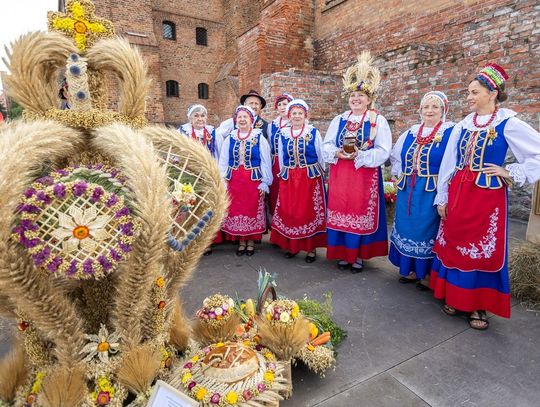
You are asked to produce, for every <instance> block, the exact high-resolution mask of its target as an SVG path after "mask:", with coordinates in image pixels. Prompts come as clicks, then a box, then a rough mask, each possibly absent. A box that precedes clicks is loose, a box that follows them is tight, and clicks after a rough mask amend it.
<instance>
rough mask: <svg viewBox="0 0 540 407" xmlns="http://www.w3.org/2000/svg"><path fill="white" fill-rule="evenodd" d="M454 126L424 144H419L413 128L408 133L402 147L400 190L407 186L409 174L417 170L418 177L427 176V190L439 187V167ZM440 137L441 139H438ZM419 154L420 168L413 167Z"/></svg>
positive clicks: (398, 185) (430, 190) (398, 184)
mask: <svg viewBox="0 0 540 407" xmlns="http://www.w3.org/2000/svg"><path fill="white" fill-rule="evenodd" d="M453 128H454V127H453V126H451V127H448V128H447V129H446V130H444V131H443V132H442V133H441V132H439V133H438V134H437V135H435V139H434V140H433V141H432V142H431V143H429V144H424V145H419V144H418V143H417V142H416V135H414V134H413V132H412V131H411V130H409V132H408V133H407V136H406V137H405V140H404V142H403V148H402V149H401V171H402V173H401V176H400V178H399V179H398V183H397V187H398V189H400V190H403V188H405V184H406V182H407V176H410V175H412V174H413V172H414V171H417V174H416V175H417V176H418V177H426V178H427V180H426V186H425V190H426V191H428V192H432V191H435V189H436V188H437V178H438V175H439V167H440V166H441V162H442V158H443V155H444V150H445V149H446V145H447V144H448V139H449V138H450V134H451V133H452V129H453ZM437 137H440V140H437ZM415 153H416V154H418V168H414V167H413V164H414V163H413V159H414V155H415Z"/></svg>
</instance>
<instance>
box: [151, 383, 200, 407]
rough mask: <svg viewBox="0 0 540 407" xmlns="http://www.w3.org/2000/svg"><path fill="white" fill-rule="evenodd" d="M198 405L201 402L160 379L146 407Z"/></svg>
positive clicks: (188, 406)
mask: <svg viewBox="0 0 540 407" xmlns="http://www.w3.org/2000/svg"><path fill="white" fill-rule="evenodd" d="M198 405H199V403H197V402H196V401H195V400H193V399H192V398H190V397H188V396H186V395H185V394H184V393H182V392H180V391H178V390H177V389H175V388H174V387H172V386H171V385H169V384H167V383H165V382H164V381H161V380H158V381H157V383H156V385H155V386H154V391H153V393H152V397H150V401H148V404H147V405H146V407H196V406H198Z"/></svg>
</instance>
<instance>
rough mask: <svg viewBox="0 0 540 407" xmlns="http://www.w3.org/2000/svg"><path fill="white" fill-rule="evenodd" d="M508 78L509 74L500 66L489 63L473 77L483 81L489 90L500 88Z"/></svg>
mask: <svg viewBox="0 0 540 407" xmlns="http://www.w3.org/2000/svg"><path fill="white" fill-rule="evenodd" d="M508 78H509V76H508V74H507V73H506V71H505V70H504V69H503V67H502V66H500V65H497V64H494V63H491V64H487V65H486V66H485V67H484V69H482V70H481V71H480V72H479V73H478V75H476V77H475V78H474V79H476V80H478V81H480V82H482V83H484V84H485V85H486V86H487V87H488V88H489V90H491V91H493V90H495V89H500V88H501V85H504V83H505V82H506V81H507V80H508Z"/></svg>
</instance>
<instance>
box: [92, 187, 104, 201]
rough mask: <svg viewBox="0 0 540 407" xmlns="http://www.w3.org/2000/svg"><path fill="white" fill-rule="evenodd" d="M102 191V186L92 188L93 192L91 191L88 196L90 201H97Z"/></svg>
mask: <svg viewBox="0 0 540 407" xmlns="http://www.w3.org/2000/svg"><path fill="white" fill-rule="evenodd" d="M103 192H104V191H103V188H101V187H96V189H94V192H93V193H92V197H91V198H90V199H91V200H92V202H97V201H99V199H100V198H101V197H102V196H103Z"/></svg>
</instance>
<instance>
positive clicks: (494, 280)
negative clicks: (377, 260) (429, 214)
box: [430, 64, 540, 330]
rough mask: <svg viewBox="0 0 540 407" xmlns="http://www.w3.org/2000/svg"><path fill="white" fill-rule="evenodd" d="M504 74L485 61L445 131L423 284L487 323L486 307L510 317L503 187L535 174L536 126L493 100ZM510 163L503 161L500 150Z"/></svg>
mask: <svg viewBox="0 0 540 407" xmlns="http://www.w3.org/2000/svg"><path fill="white" fill-rule="evenodd" d="M506 80H508V75H507V74H506V72H505V71H504V69H503V68H502V67H500V66H499V65H496V64H489V65H487V66H486V67H485V68H484V69H482V70H481V71H480V73H479V74H478V75H477V76H476V77H475V78H474V79H473V81H472V82H471V83H470V84H469V88H468V96H467V101H468V103H469V107H470V109H471V111H472V113H471V114H469V115H468V116H467V117H466V118H465V119H463V120H462V121H461V122H459V123H458V124H457V125H456V126H455V127H454V130H453V131H452V134H451V136H450V140H449V141H448V146H447V148H446V152H445V154H444V158H443V162H442V164H441V168H440V171H439V184H438V186H437V196H436V197H435V204H436V205H438V206H437V210H438V211H439V214H440V216H441V218H442V221H441V226H440V229H439V233H438V234H437V238H436V242H435V246H434V247H433V252H434V253H435V255H436V256H435V259H434V261H433V267H432V271H431V279H430V287H431V288H432V289H433V290H434V294H435V297H436V298H440V299H443V300H444V301H445V305H444V307H443V310H444V312H446V313H447V314H449V315H455V314H456V313H457V311H458V310H459V311H465V312H470V313H471V314H470V317H469V324H470V326H471V327H472V328H474V329H481V330H483V329H487V328H488V326H489V322H488V320H487V317H486V311H489V312H492V313H494V314H496V315H499V316H501V317H505V318H509V317H510V284H509V277H508V259H507V256H508V247H507V243H508V230H507V205H508V204H507V188H508V185H509V184H511V183H516V184H518V185H523V184H524V183H525V182H531V183H532V182H535V181H537V180H538V179H540V134H539V133H538V132H537V131H536V130H534V129H533V128H532V127H531V126H529V125H528V124H526V123H524V122H523V121H521V120H520V119H518V118H517V117H516V113H515V112H514V111H512V110H510V109H504V108H501V107H500V103H501V102H503V101H505V100H506V99H507V95H506V93H505V82H506ZM509 147H510V150H511V151H512V153H513V154H514V156H515V157H516V159H517V163H515V164H510V165H507V166H506V167H502V165H503V163H504V158H505V156H506V153H507V150H508V148H509Z"/></svg>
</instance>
